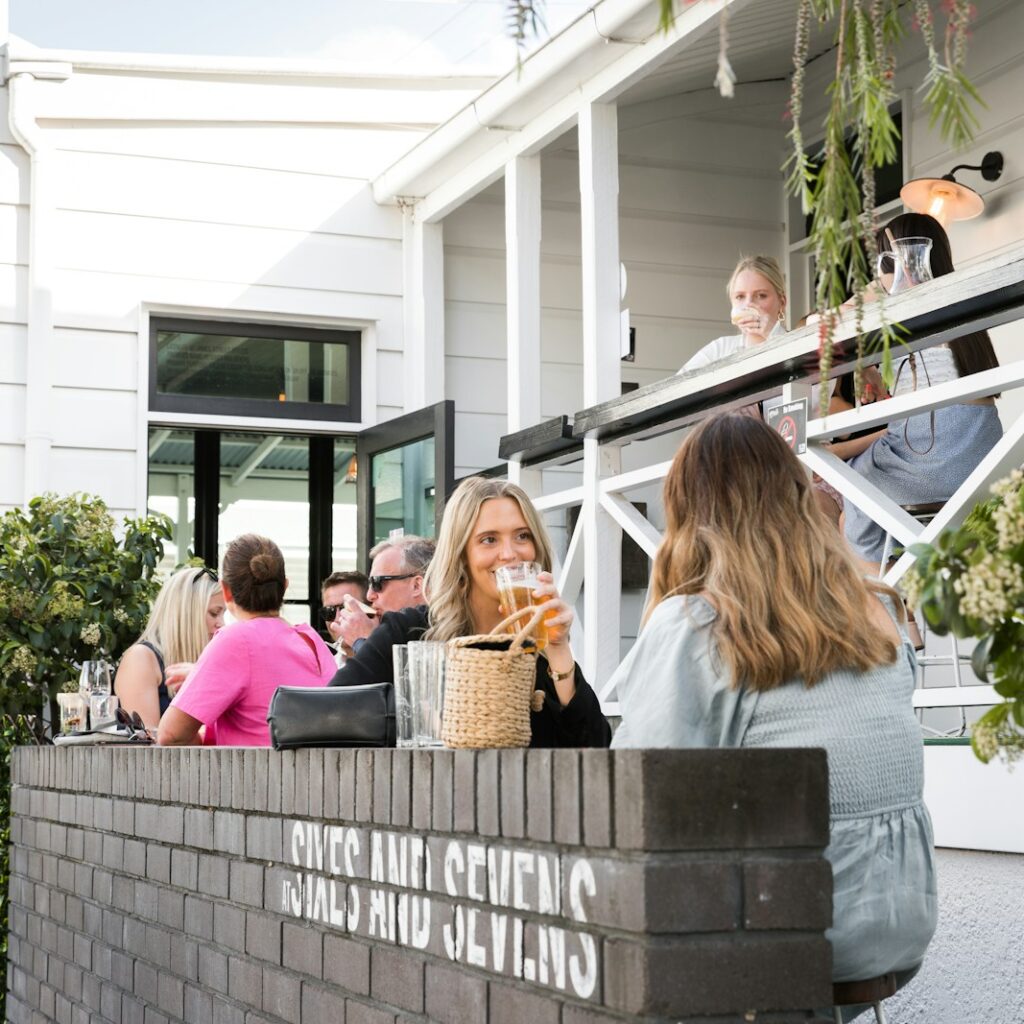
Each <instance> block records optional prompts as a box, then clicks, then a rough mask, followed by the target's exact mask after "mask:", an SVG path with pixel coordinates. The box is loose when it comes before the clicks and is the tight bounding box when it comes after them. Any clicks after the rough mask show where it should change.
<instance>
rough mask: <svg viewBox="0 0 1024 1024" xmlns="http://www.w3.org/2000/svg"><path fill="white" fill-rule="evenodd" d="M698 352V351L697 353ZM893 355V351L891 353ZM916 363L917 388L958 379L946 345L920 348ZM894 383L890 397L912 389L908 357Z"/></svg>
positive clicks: (915, 356) (900, 365) (898, 366)
mask: <svg viewBox="0 0 1024 1024" xmlns="http://www.w3.org/2000/svg"><path fill="white" fill-rule="evenodd" d="M699 354H700V353H698V355H699ZM893 354H894V355H895V353H893ZM914 361H915V362H916V363H917V389H916V390H918V391H921V390H922V389H923V388H930V387H933V386H934V385H936V384H945V383H946V382H947V381H950V380H959V379H960V374H959V373H957V369H956V360H954V358H953V353H952V351H951V350H950V347H949V346H948V345H936V346H935V347H934V348H926V349H922V350H921V351H920V352H916V353H915V354H914ZM896 375H897V380H896V384H895V386H894V387H893V389H892V397H893V398H895V397H896V396H897V395H906V394H909V393H910V392H911V391H913V390H915V389H914V374H913V372H912V371H911V368H910V357H909V356H907V357H906V358H905V359H901V360H900V361H899V362H898V363H897V364H896Z"/></svg>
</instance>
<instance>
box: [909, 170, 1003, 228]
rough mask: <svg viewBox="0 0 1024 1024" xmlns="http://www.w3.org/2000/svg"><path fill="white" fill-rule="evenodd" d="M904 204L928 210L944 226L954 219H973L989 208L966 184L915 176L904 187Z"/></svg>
mask: <svg viewBox="0 0 1024 1024" xmlns="http://www.w3.org/2000/svg"><path fill="white" fill-rule="evenodd" d="M900 199H902V200H903V205H904V206H906V207H907V208H908V209H910V210H912V211H913V212H914V213H927V214H929V215H930V216H932V217H934V218H935V219H936V220H937V221H938V222H939V223H940V224H941V225H942V226H943V227H945V226H946V225H947V224H949V222H950V221H953V220H970V219H971V218H972V217H977V216H978V214H980V213H981V212H982V210H984V209H985V200H984V199H982V198H981V196H980V195H978V193H977V192H975V191H974V189H973V188H968V187H967V186H966V185H961V184H960V183H959V182H958V181H954V180H953V178H952V177H951V176H950V177H948V178H914V179H913V180H912V181H908V182H907V183H906V184H905V185H904V186H903V188H901V189H900Z"/></svg>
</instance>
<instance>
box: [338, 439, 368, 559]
mask: <svg viewBox="0 0 1024 1024" xmlns="http://www.w3.org/2000/svg"><path fill="white" fill-rule="evenodd" d="M356 465H357V463H356V442H355V438H351V437H339V438H337V439H336V440H335V442H334V500H333V502H332V504H331V568H332V570H333V571H334V572H342V571H344V570H349V569H362V570H363V571H364V572H365V570H366V567H365V566H359V565H356V557H357V552H356V549H357V545H358V542H359V534H358V531H357V529H356V510H357V504H356V499H357V494H356V481H357V473H356Z"/></svg>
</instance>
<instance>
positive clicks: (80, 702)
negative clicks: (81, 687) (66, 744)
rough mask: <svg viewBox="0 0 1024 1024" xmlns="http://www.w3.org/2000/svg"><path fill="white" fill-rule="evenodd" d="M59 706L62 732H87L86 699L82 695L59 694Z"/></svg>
mask: <svg viewBox="0 0 1024 1024" xmlns="http://www.w3.org/2000/svg"><path fill="white" fill-rule="evenodd" d="M57 704H58V706H59V707H60V731H61V732H63V733H69V732H84V731H85V709H86V703H85V699H84V698H83V697H82V695H81V694H80V693H58V694H57Z"/></svg>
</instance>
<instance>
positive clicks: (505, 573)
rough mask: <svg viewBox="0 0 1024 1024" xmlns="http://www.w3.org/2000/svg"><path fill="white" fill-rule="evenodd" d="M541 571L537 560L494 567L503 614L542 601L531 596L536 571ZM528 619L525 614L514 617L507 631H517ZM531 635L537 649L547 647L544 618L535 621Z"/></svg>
mask: <svg viewBox="0 0 1024 1024" xmlns="http://www.w3.org/2000/svg"><path fill="white" fill-rule="evenodd" d="M542 571H543V569H542V567H541V566H540V565H539V564H538V563H537V562H519V563H517V564H515V565H503V566H501V567H500V568H498V569H495V571H494V578H495V579H496V580H497V583H498V601H499V602H500V604H501V610H502V612H503V614H505V615H511V614H512V613H513V612H517V611H519V610H520V609H522V608H532V607H533V606H534V605H535V604H538V603H543V602H538V601H536V600H535V599H534V596H533V592H534V590H535V589H536V588H537V585H538V584H537V573H539V572H542ZM550 614H555V613H550ZM545 617H546V616H545ZM529 621H530V620H529V618H528V617H527V616H525V615H524V616H523V617H522V618H520V619H516V621H515V622H513V623H512V624H511V625H510V626H509V627H508V632H509V633H518V632H519V631H520V630H521V629H522V628H523V627H524V626H525V625H526V624H527V623H528V622H529ZM532 636H533V639H534V640H535V641H536V642H537V649H538V650H541V651H542V650H544V648H545V647H547V645H548V627H547V623H546V622H545V621H544V619H541V621H540V622H539V623H537V626H536V627H535V628H534V630H533V633H532Z"/></svg>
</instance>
